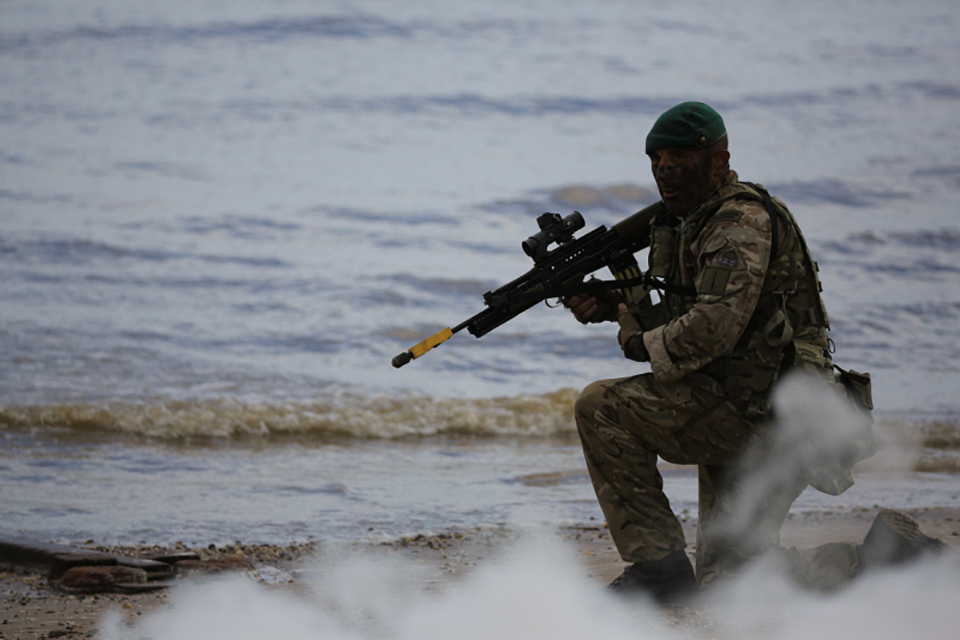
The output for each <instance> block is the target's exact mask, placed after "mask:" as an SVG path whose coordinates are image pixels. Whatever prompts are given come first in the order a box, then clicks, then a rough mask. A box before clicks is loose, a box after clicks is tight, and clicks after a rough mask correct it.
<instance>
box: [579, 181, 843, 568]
mask: <svg viewBox="0 0 960 640" xmlns="http://www.w3.org/2000/svg"><path fill="white" fill-rule="evenodd" d="M773 209H774V211H769V212H768V211H767V208H766V207H765V205H764V201H763V198H762V194H761V193H760V192H759V191H758V190H756V189H754V188H753V187H751V186H747V185H745V184H743V183H740V182H739V181H738V179H737V175H736V173H735V172H733V171H730V172H729V173H728V174H727V175H726V176H725V177H724V178H723V179H722V180H721V182H720V184H719V185H718V187H717V189H716V190H715V191H714V192H713V194H712V195H711V196H710V197H708V198H707V199H706V200H705V201H704V202H703V203H701V204H700V206H698V207H697V208H696V209H695V210H694V211H692V212H691V213H690V214H688V215H687V216H685V217H684V219H683V220H682V222H679V221H677V220H676V219H675V218H672V217H671V216H666V215H664V216H662V218H661V220H660V222H663V223H665V224H659V225H655V226H654V227H653V230H652V243H651V250H650V256H649V261H650V270H651V272H652V274H653V275H656V276H659V277H662V278H663V279H664V280H665V281H666V282H668V283H672V284H677V285H692V286H694V287H695V288H696V292H697V293H696V295H695V296H694V295H685V294H678V293H665V294H663V300H662V301H661V302H660V303H658V304H657V305H652V304H651V303H650V299H649V297H648V296H643V295H641V296H640V297H639V301H638V302H636V303H632V305H631V307H632V309H631V310H632V312H633V314H634V317H635V318H636V319H637V320H638V321H639V323H640V325H641V328H642V330H643V334H642V335H643V344H644V346H645V347H646V349H647V351H648V352H649V355H650V367H651V371H652V372H651V373H647V374H642V375H637V376H633V377H629V378H621V379H615V380H601V381H599V382H595V383H593V384H591V385H590V386H588V387H587V388H586V389H585V390H584V391H583V392H582V393H581V395H580V397H579V398H578V400H577V404H576V420H577V427H578V430H579V433H580V437H581V440H582V443H583V449H584V455H585V458H586V462H587V467H588V469H589V472H590V477H591V479H592V481H593V485H594V488H595V490H596V493H597V498H598V500H599V502H600V506H601V508H602V510H603V512H604V515H605V516H606V518H607V522H608V524H609V527H610V532H611V535H612V536H613V539H614V542H615V543H616V545H617V549H618V551H619V552H620V555H621V557H622V558H623V559H624V560H625V561H627V562H648V561H654V560H659V559H662V558H664V557H666V556H667V555H668V554H670V553H671V552H675V551H677V550H682V549H684V547H685V546H686V543H685V541H684V536H683V531H682V528H681V525H680V522H679V521H678V519H677V517H676V516H675V515H674V513H673V511H672V510H671V508H670V503H669V500H668V499H667V496H666V495H665V494H664V492H663V480H662V477H661V475H660V473H659V471H658V470H657V458H658V457H659V458H663V459H664V460H666V461H668V462H672V463H676V464H696V465H698V468H699V491H700V497H699V511H700V519H699V529H698V532H697V549H696V565H697V567H696V569H697V580H698V582H699V583H700V584H701V585H702V584H705V583H707V582H710V581H712V580H713V579H715V578H716V577H718V576H720V575H723V574H725V573H727V572H728V571H730V570H731V569H733V568H734V567H736V566H738V565H740V564H742V562H743V561H744V560H746V559H748V558H750V557H754V556H756V555H757V554H758V553H760V552H762V551H764V550H766V549H768V548H775V547H778V546H779V536H780V534H779V532H780V527H781V525H782V524H783V521H784V519H785V518H786V516H787V512H788V510H789V508H790V505H791V504H792V503H793V501H794V500H795V499H796V498H797V496H799V495H800V493H801V492H802V491H803V489H804V488H805V487H806V486H807V484H808V482H809V481H810V480H811V478H812V477H813V476H811V475H803V477H797V478H796V479H795V482H794V483H793V484H792V486H788V487H781V490H780V491H779V492H777V493H776V495H775V496H773V497H771V498H769V499H768V504H765V505H763V509H761V510H760V511H759V515H758V518H757V521H756V522H755V523H753V524H754V529H753V531H754V532H759V533H760V535H758V536H751V540H750V541H749V542H748V541H745V540H737V539H730V538H729V537H726V536H724V535H723V534H722V533H721V532H719V531H718V530H717V528H716V527H715V526H714V524H715V523H716V522H718V521H719V520H720V518H721V517H722V515H723V514H725V513H728V512H729V511H730V500H731V498H732V497H733V496H734V495H735V494H736V492H737V490H738V486H737V482H736V479H735V478H734V477H733V474H732V472H731V469H732V468H733V467H732V466H731V465H733V464H734V463H735V462H737V461H738V459H739V458H740V457H741V456H742V455H743V453H744V452H745V451H746V450H747V449H748V448H749V447H751V446H752V445H756V444H758V443H762V441H763V438H764V436H765V432H766V427H765V424H766V422H765V420H764V417H765V416H766V415H767V413H768V411H769V395H770V390H771V387H772V385H773V383H774V382H775V381H776V380H777V378H778V377H779V375H780V374H781V372H782V371H786V370H787V369H789V368H791V367H802V368H804V369H806V370H808V371H811V372H814V373H818V374H820V375H824V376H827V375H829V372H830V367H831V362H830V356H829V352H828V340H827V328H828V318H827V314H826V311H825V310H824V308H823V304H822V301H821V298H820V295H819V291H820V286H819V282H818V278H817V275H816V265H815V263H813V261H812V260H811V259H810V255H809V252H808V250H807V248H806V245H805V243H804V240H803V237H802V235H801V234H800V230H799V228H798V227H797V224H796V222H795V221H794V219H793V217H792V215H791V214H790V212H789V211H788V210H787V209H786V207H784V206H783V205H782V203H779V202H776V203H775V206H774V207H773ZM772 216H776V220H774V222H773V224H772V223H771V217H772ZM773 227H776V230H777V239H776V242H775V243H774V242H772V238H773V236H772V228H773ZM773 244H776V245H777V249H776V252H775V255H774V256H773V259H772V260H771V255H770V254H771V247H772V245H773ZM839 471H840V472H839V473H834V474H829V475H828V476H827V478H826V479H825V480H824V479H820V480H819V484H820V485H824V486H818V488H821V489H823V490H826V491H828V492H829V493H840V492H841V491H843V490H844V489H846V487H847V486H849V484H852V479H851V478H850V477H849V468H848V467H845V468H843V469H840V470H839ZM787 553H788V555H789V557H790V560H791V561H792V562H793V564H794V565H795V567H797V568H798V572H799V573H800V574H804V573H806V574H807V575H808V577H809V580H808V581H809V582H813V583H816V582H817V581H818V580H821V576H824V578H823V579H826V580H827V581H828V582H829V581H830V580H834V579H838V580H839V579H840V578H841V577H843V576H848V575H853V574H854V573H855V572H856V570H857V567H856V552H855V549H854V546H853V545H852V544H851V545H839V546H837V545H831V546H830V547H829V548H824V549H821V550H820V552H798V551H789V552H787ZM838 559H839V564H838ZM818 560H819V561H821V563H826V564H830V565H833V568H832V569H830V570H829V571H826V572H824V571H821V570H820V569H818V568H817V567H816V565H817V564H818ZM826 574H829V575H826ZM831 576H832V577H831ZM801 577H802V576H801ZM827 586H829V585H827Z"/></svg>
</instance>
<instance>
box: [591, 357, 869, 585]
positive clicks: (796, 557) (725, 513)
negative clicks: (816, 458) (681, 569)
mask: <svg viewBox="0 0 960 640" xmlns="http://www.w3.org/2000/svg"><path fill="white" fill-rule="evenodd" d="M575 411H576V421H577V429H578V431H579V433H580V439H581V442H582V444H583V451H584V457H585V459H586V463H587V469H588V470H589V472H590V478H591V480H592V482H593V487H594V490H595V491H596V494H597V499H598V501H599V503H600V507H601V509H602V510H603V513H604V516H606V519H607V524H608V526H609V528H610V534H611V536H612V537H613V540H614V543H615V544H616V546H617V550H618V551H619V553H620V556H621V557H622V558H623V560H624V561H626V562H631V563H633V562H646V561H651V560H659V559H662V558H664V557H666V556H667V555H669V554H670V553H672V552H674V551H678V550H683V549H684V548H685V547H686V541H685V539H684V534H683V528H682V526H681V524H680V521H679V520H678V518H677V516H676V515H675V514H674V513H673V510H672V509H671V508H670V501H669V499H668V498H667V496H666V494H665V493H664V491H663V477H662V476H661V474H660V471H659V470H658V469H657V459H658V458H662V459H663V460H665V461H667V462H671V463H675V464H691V465H694V464H695V465H697V466H698V471H699V485H698V490H699V495H698V509H699V519H698V528H697V542H696V574H697V581H698V582H699V583H700V584H701V585H705V584H708V583H710V582H712V581H714V580H715V579H717V578H719V577H722V576H725V575H728V574H730V573H732V572H734V571H735V570H736V569H738V568H740V567H741V566H742V565H743V564H744V563H745V562H746V561H747V560H749V559H751V558H755V557H757V556H759V555H761V554H763V553H765V552H767V551H771V550H774V549H778V548H779V545H780V528H781V526H782V525H783V522H784V520H785V519H786V517H787V513H788V512H789V510H790V506H791V505H792V504H793V502H794V500H796V499H797V497H798V496H799V495H800V493H801V492H802V491H803V490H804V488H805V487H806V486H807V485H806V482H805V481H804V480H803V479H802V478H800V477H798V478H797V479H796V482H795V483H794V484H793V485H792V486H787V487H778V491H776V492H774V493H772V494H771V495H768V496H766V497H765V498H764V499H763V504H762V505H760V508H757V509H755V510H753V511H752V513H753V514H754V517H752V518H751V521H750V522H749V525H748V531H738V530H735V529H731V527H730V524H729V523H730V521H731V517H732V516H733V510H734V508H735V501H736V500H737V497H738V495H739V493H740V491H741V490H742V487H741V485H740V483H739V482H738V478H737V474H736V469H737V467H736V463H737V462H738V460H739V459H740V458H741V456H742V455H743V454H744V452H745V451H747V450H748V449H750V448H751V447H755V446H762V442H763V436H764V428H763V426H762V425H759V424H757V423H755V422H753V421H750V420H745V419H744V418H742V417H740V416H738V415H737V412H736V410H735V408H734V407H733V406H732V405H731V404H730V403H729V402H728V401H727V400H726V398H725V397H724V395H723V391H722V389H720V388H719V385H717V384H716V382H714V381H713V380H712V379H710V378H708V377H706V376H702V375H697V374H694V375H693V376H688V377H687V378H684V379H682V380H679V381H676V382H670V383H661V382H659V381H657V380H656V379H654V377H653V374H643V375H639V376H633V377H630V378H619V379H613V380H600V381H598V382H594V383H593V384H591V385H590V386H588V387H587V388H586V389H584V391H583V392H582V393H581V394H580V397H579V398H578V399H577V402H576V407H575ZM778 553H781V554H783V555H785V556H786V559H787V561H788V562H789V563H790V565H791V570H792V572H793V574H794V576H795V577H796V578H797V579H799V580H800V581H801V582H802V583H804V584H807V585H809V586H816V587H827V588H829V587H833V586H837V585H839V584H841V583H842V582H844V581H845V580H847V579H849V578H851V577H853V576H854V575H855V574H856V573H857V571H858V570H859V562H858V560H857V556H856V545H854V544H852V543H834V544H830V545H824V546H823V547H818V548H817V549H814V550H800V549H786V550H780V551H778Z"/></svg>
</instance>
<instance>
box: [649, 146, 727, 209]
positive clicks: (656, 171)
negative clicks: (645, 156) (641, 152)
mask: <svg viewBox="0 0 960 640" xmlns="http://www.w3.org/2000/svg"><path fill="white" fill-rule="evenodd" d="M650 164H651V168H652V170H653V178H654V180H656V181H657V189H659V190H660V197H661V198H662V199H663V204H664V205H666V207H667V211H669V212H670V213H672V214H673V215H675V216H678V217H682V216H683V215H684V214H686V213H688V212H689V211H691V210H692V209H693V208H694V207H696V206H697V205H698V204H700V203H701V202H702V201H703V199H704V198H706V197H707V196H708V195H710V193H711V192H712V191H713V188H714V186H715V181H714V176H713V172H712V171H711V164H712V163H711V157H710V156H709V155H707V154H706V153H705V152H703V151H691V150H687V149H661V150H659V151H654V152H652V153H651V154H650Z"/></svg>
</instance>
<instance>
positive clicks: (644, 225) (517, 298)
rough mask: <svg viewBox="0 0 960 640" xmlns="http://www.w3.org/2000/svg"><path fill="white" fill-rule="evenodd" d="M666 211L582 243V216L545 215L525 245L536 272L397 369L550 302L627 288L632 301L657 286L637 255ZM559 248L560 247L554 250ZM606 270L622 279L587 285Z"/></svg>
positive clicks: (486, 297) (652, 210) (401, 358)
mask: <svg viewBox="0 0 960 640" xmlns="http://www.w3.org/2000/svg"><path fill="white" fill-rule="evenodd" d="M661 210H662V209H661V205H660V203H656V204H652V205H650V206H649V207H646V208H644V209H642V210H640V211H638V212H637V213H635V214H633V215H632V216H630V217H628V218H625V219H623V220H621V221H620V222H618V223H617V224H615V225H613V227H612V228H610V229H609V230H608V229H607V228H606V227H604V226H603V225H601V226H599V227H597V228H596V229H594V230H593V231H591V232H589V233H587V234H586V235H584V236H581V237H579V238H574V234H575V233H576V232H577V231H579V230H580V229H582V228H583V227H584V226H585V223H584V220H583V215H581V214H580V212H579V211H574V212H573V213H571V214H570V215H568V216H567V217H566V218H563V217H561V216H560V214H557V213H544V214H542V215H540V216H539V217H538V218H537V225H538V226H539V227H540V231H539V232H538V233H536V234H534V235H532V236H530V237H529V238H527V239H526V240H525V241H524V242H522V243H521V247H522V248H523V252H524V253H526V254H527V255H528V256H530V257H531V258H532V259H533V264H534V266H533V268H532V269H531V270H530V271H528V272H527V273H525V274H523V275H522V276H520V277H519V278H517V279H516V280H513V281H511V282H508V283H507V284H505V285H503V286H502V287H500V288H499V289H496V290H494V291H488V292H487V293H485V294H483V301H484V303H485V304H486V305H487V308H486V309H484V310H483V311H481V312H480V313H478V314H477V315H475V316H473V317H472V318H469V319H467V320H465V321H463V322H461V323H460V324H458V325H457V326H455V327H454V328H453V329H451V328H450V327H446V328H445V329H443V330H442V331H440V332H438V333H436V334H434V335H432V336H430V337H429V338H427V339H426V340H424V341H423V342H421V343H419V344H417V345H414V346H413V347H411V348H410V349H409V350H408V351H404V352H403V353H401V354H400V355H398V356H397V357H395V358H394V359H393V361H392V364H393V366H394V367H396V368H398V369H399V368H400V367H402V366H403V365H405V364H407V363H408V362H410V361H411V360H413V359H415V358H419V357H420V356H422V355H423V354H425V353H426V352H427V351H430V350H431V349H433V348H434V347H437V346H439V345H441V344H443V343H444V342H446V341H447V340H449V339H450V338H451V337H452V336H453V334H455V333H457V332H458V331H460V330H462V329H464V328H466V329H468V330H469V331H470V333H472V334H473V335H474V336H476V337H477V338H480V337H482V336H484V335H486V334H488V333H490V332H491V331H493V330H494V329H496V328H497V327H499V326H500V325H502V324H505V323H507V322H509V321H510V320H512V319H514V318H516V317H517V316H518V315H520V314H521V313H523V312H524V311H526V310H527V309H529V308H530V307H532V306H534V305H535V304H537V303H539V302H541V301H543V300H547V299H549V298H563V297H567V296H571V295H577V294H585V293H592V294H596V293H600V292H602V291H610V290H612V289H622V290H623V291H624V295H626V296H627V299H628V301H629V300H630V299H631V296H630V291H629V288H630V287H634V286H637V285H640V284H644V285H650V284H651V283H655V281H654V280H653V278H651V277H650V276H649V275H645V274H643V273H642V272H641V271H640V268H639V266H638V265H637V259H636V258H635V257H634V254H635V253H636V252H638V251H640V250H641V249H645V248H646V247H648V246H649V245H650V234H649V232H648V231H646V230H648V229H649V227H650V225H651V224H652V222H653V220H654V218H655V217H656V216H657V214H658V213H660V211H661ZM553 243H556V245H557V246H556V248H554V249H552V250H551V249H550V245H551V244H553ZM603 267H607V268H609V269H610V272H611V273H612V274H613V276H614V278H616V280H614V281H606V282H603V281H591V282H583V279H584V277H586V276H587V275H589V274H590V273H593V272H594V271H598V270H599V269H602V268H603Z"/></svg>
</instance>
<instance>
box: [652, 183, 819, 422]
mask: <svg viewBox="0 0 960 640" xmlns="http://www.w3.org/2000/svg"><path fill="white" fill-rule="evenodd" d="M772 203H773V204H774V207H773V209H774V211H770V212H768V211H767V209H766V207H765V206H764V201H763V196H762V195H761V192H759V191H758V190H756V189H754V188H753V187H752V186H747V185H745V184H743V183H741V182H739V181H738V177H737V174H736V173H735V172H733V171H730V172H729V173H728V174H727V175H726V176H725V178H724V179H723V180H722V181H721V183H720V185H719V186H718V188H717V190H716V191H714V193H713V194H712V195H711V196H709V197H708V198H707V199H706V200H705V201H704V202H703V203H701V204H700V206H698V207H697V208H696V209H695V210H694V211H692V212H691V213H690V214H688V215H687V216H685V217H684V218H683V220H682V221H680V222H679V224H675V225H670V224H665V225H655V226H654V227H653V229H652V234H653V237H652V242H651V253H650V258H649V261H650V265H649V266H650V270H651V273H653V274H654V275H658V276H661V277H663V278H664V280H665V281H667V282H669V283H673V284H679V285H685V286H690V285H692V286H693V287H695V289H696V292H697V294H696V296H693V295H682V294H676V293H666V294H665V295H664V296H663V300H662V301H661V303H660V304H658V305H656V306H655V307H649V306H648V307H647V308H646V309H643V308H642V307H643V306H644V305H643V304H642V303H641V304H640V305H638V308H637V309H636V315H637V316H638V319H639V320H640V324H641V326H642V327H643V329H644V334H643V341H644V346H646V348H647V351H648V352H649V354H650V365H651V369H652V371H653V374H654V376H655V377H656V378H658V379H660V380H662V381H664V382H669V381H673V380H678V379H680V378H683V377H687V376H689V375H690V374H691V373H693V372H701V373H704V374H706V375H707V376H709V377H710V378H712V379H713V380H715V381H716V382H717V383H719V384H720V385H722V387H723V389H724V392H725V394H726V396H727V398H728V399H729V400H731V401H732V402H734V404H735V405H737V406H738V407H739V408H740V409H741V410H742V411H743V412H744V415H746V416H755V415H759V414H764V413H766V412H767V410H768V409H769V400H768V396H769V390H770V388H771V386H772V385H773V382H774V381H775V380H776V379H777V378H778V377H779V375H780V373H781V371H783V370H785V369H787V368H789V367H791V366H802V367H804V368H807V369H809V370H811V371H814V372H821V373H824V372H826V371H828V370H829V369H830V366H831V362H830V356H829V352H828V341H827V329H828V327H829V320H828V318H827V314H826V310H825V309H824V306H823V302H822V300H821V298H820V289H821V288H820V284H819V280H818V278H817V267H816V263H814V262H813V260H812V259H811V257H810V253H809V251H808V250H807V247H806V243H805V241H804V239H803V236H802V234H801V233H800V229H799V227H798V226H797V223H796V221H795V220H794V218H793V216H792V215H791V214H790V212H789V210H787V208H786V206H784V205H783V203H781V202H779V201H772ZM771 216H776V218H777V219H776V220H775V221H774V225H773V226H775V227H776V230H777V240H776V242H775V243H774V242H772V231H771V229H772V225H771ZM674 222H676V220H675V219H674ZM774 244H775V245H776V255H774V256H773V258H772V259H771V255H770V254H771V247H772V245H774ZM647 304H648V305H649V302H647Z"/></svg>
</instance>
